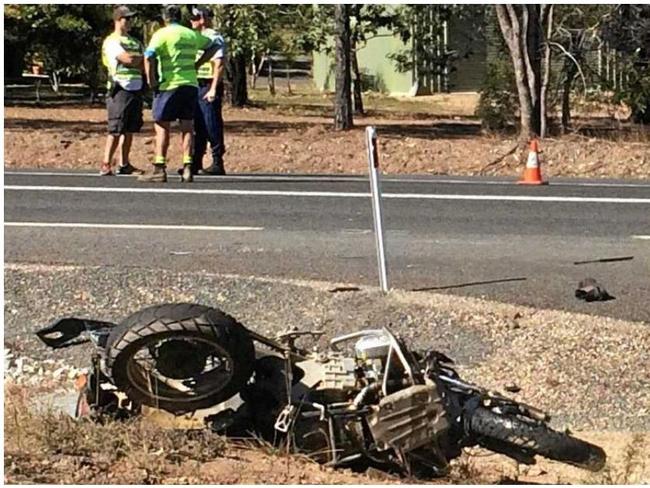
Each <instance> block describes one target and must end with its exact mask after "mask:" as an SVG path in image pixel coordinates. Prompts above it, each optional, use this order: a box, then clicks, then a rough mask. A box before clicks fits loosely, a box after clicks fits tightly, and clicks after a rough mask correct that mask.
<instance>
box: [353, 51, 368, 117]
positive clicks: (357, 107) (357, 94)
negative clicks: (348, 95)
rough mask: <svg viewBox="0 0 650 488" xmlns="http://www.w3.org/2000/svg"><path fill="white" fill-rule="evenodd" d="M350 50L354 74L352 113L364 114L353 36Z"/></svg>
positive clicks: (359, 73) (359, 72)
mask: <svg viewBox="0 0 650 488" xmlns="http://www.w3.org/2000/svg"><path fill="white" fill-rule="evenodd" d="M350 50H351V52H350V58H351V60H352V72H353V74H354V113H355V115H364V114H365V112H364V110H363V95H362V94H361V88H362V87H361V71H360V70H359V59H358V58H357V42H356V40H355V39H354V38H353V39H352V41H351V44H350Z"/></svg>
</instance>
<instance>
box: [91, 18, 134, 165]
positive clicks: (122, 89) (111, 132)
mask: <svg viewBox="0 0 650 488" xmlns="http://www.w3.org/2000/svg"><path fill="white" fill-rule="evenodd" d="M134 15H135V13H134V12H132V11H131V10H129V8H128V7H126V6H120V7H117V8H115V10H114V11H113V25H114V31H113V33H112V34H111V35H109V36H108V37H107V38H106V39H105V40H104V42H103V43H102V62H103V64H104V66H106V68H107V69H108V86H107V89H108V96H107V98H106V108H107V111H108V138H107V139H106V147H105V149H104V160H103V162H102V166H101V169H100V175H102V176H111V175H113V157H114V156H115V151H116V150H117V147H118V145H119V144H120V143H121V151H120V158H119V159H120V165H119V167H118V169H117V173H118V174H124V175H129V174H142V173H144V171H142V170H140V169H138V168H136V167H135V166H133V165H132V164H131V163H130V161H129V152H130V150H131V143H132V142H133V134H134V133H135V132H140V129H141V128H142V89H143V78H142V51H143V48H142V44H141V43H140V41H138V40H137V39H135V38H133V37H131V36H130V35H129V34H128V32H129V29H130V27H131V19H132V18H133V16H134Z"/></svg>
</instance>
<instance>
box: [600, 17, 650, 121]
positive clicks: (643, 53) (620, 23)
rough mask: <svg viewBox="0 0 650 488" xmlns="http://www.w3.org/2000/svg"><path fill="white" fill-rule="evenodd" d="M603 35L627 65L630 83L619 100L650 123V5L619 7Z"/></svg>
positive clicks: (619, 92) (637, 117) (621, 88)
mask: <svg viewBox="0 0 650 488" xmlns="http://www.w3.org/2000/svg"><path fill="white" fill-rule="evenodd" d="M602 34H603V37H604V38H605V40H607V42H608V43H609V45H610V47H612V48H613V49H615V50H616V51H618V52H619V53H620V54H621V55H622V56H623V61H624V62H625V68H626V77H627V81H626V83H625V84H623V85H622V86H619V87H618V90H617V94H616V96H617V99H618V100H620V101H623V102H625V103H626V104H627V105H628V106H629V107H630V108H631V109H632V117H633V119H634V121H636V122H639V123H646V124H648V123H650V5H620V6H618V7H617V8H616V10H615V11H614V12H613V14H612V15H611V16H610V17H609V18H608V19H606V21H605V22H604V25H603V28H602Z"/></svg>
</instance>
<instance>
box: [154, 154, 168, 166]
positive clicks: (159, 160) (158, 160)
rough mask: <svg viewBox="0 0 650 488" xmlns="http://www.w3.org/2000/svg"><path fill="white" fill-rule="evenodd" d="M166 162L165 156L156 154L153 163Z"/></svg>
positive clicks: (162, 163) (163, 163) (161, 163)
mask: <svg viewBox="0 0 650 488" xmlns="http://www.w3.org/2000/svg"><path fill="white" fill-rule="evenodd" d="M166 163H167V162H166V161H165V156H156V160H155V162H154V163H153V164H160V165H162V166H164V165H165V164H166Z"/></svg>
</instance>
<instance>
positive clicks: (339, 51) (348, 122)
mask: <svg viewBox="0 0 650 488" xmlns="http://www.w3.org/2000/svg"><path fill="white" fill-rule="evenodd" d="M334 24H335V29H336V34H335V35H336V95H335V97H334V129H335V130H348V129H351V128H352V125H353V121H352V96H351V93H350V84H351V83H350V82H351V76H350V14H349V6H348V5H340V4H338V5H335V6H334Z"/></svg>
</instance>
